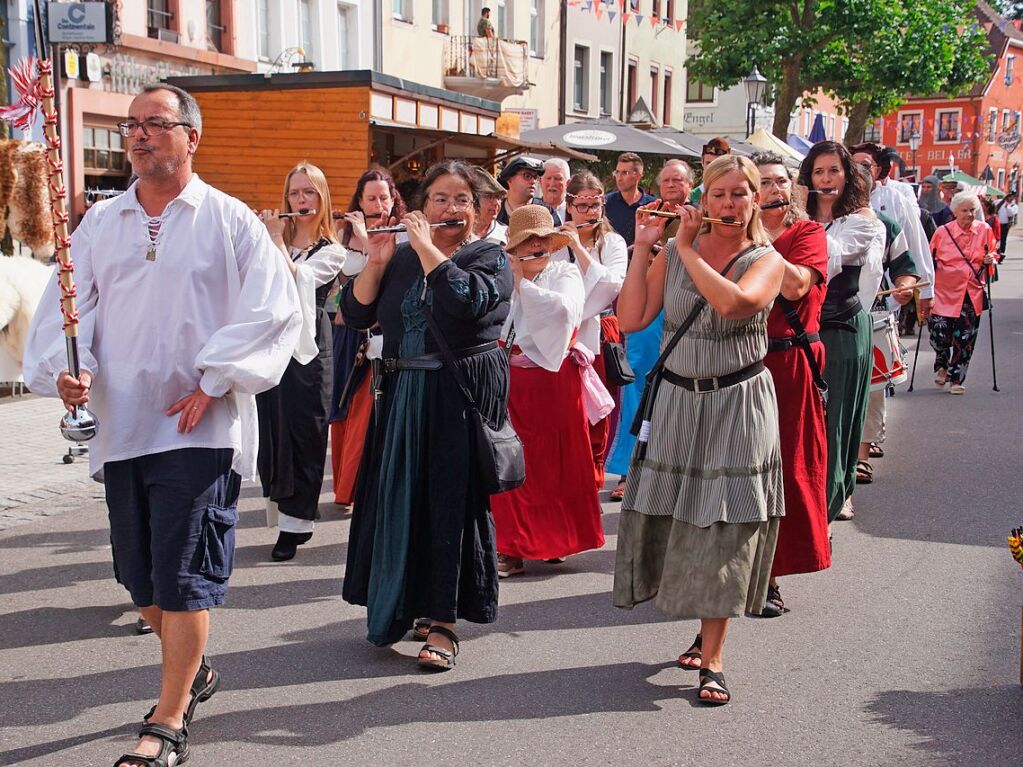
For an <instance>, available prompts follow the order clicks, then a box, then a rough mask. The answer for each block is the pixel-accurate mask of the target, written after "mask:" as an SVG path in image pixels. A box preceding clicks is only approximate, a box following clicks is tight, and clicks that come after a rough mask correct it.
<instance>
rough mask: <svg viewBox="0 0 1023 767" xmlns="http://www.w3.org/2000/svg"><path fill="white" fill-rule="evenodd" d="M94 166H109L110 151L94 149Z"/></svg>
mask: <svg viewBox="0 0 1023 767" xmlns="http://www.w3.org/2000/svg"><path fill="white" fill-rule="evenodd" d="M96 167H97V168H109V167H110V151H109V150H107V149H98V150H96Z"/></svg>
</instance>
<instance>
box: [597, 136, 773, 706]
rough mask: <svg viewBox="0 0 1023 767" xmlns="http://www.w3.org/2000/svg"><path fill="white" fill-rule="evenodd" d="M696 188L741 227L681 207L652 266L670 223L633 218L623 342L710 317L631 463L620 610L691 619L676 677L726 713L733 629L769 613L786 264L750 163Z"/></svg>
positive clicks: (713, 169)
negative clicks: (696, 625) (771, 320)
mask: <svg viewBox="0 0 1023 767" xmlns="http://www.w3.org/2000/svg"><path fill="white" fill-rule="evenodd" d="M704 185H705V191H704V196H703V199H702V202H701V204H702V213H705V214H707V215H709V216H711V217H714V218H717V219H722V218H727V217H732V218H734V219H736V220H738V221H740V222H746V224H745V225H744V226H735V225H724V224H717V223H716V224H712V225H710V226H701V223H702V222H701V211H698V210H697V209H696V208H693V207H691V206H686V207H682V206H676V210H677V212H678V213H679V214H680V216H681V221H680V226H679V230H678V234H677V235H676V236H675V239H673V240H672V241H671V242H670V243H669V244H668V247H667V248H666V249H664V250H663V251H661V253H660V254H658V255H657V256H656V257H655V258H653V259H652V260H651V258H650V254H651V250H652V247H653V245H654V243H656V242H657V240H658V238H659V237H660V235H661V230H662V229H663V228H664V221H665V220H664V219H662V218H654V217H650V216H648V214H645V213H643V212H642V210H641V211H640V213H639V214H638V216H637V227H636V241H635V250H634V252H633V257H632V263H631V265H630V266H629V272H628V275H627V276H626V278H625V285H624V286H623V288H622V292H621V294H620V296H619V299H618V316H619V319H620V322H621V324H622V328H623V330H625V331H626V332H630V331H634V330H638V329H640V328H643V327H645V326H646V325H647V324H648V323H649V322H651V321H652V320H653V318H654V317H656V316H657V315H658V313H659V312H660V311H661V309H662V307H663V309H664V334H663V336H662V339H661V346H662V349H663V348H665V346H666V345H667V343H668V341H669V340H670V339H671V337H672V336H673V335H674V334H675V331H676V330H677V329H678V328H679V327H680V326H681V325H682V324H683V323H684V322H685V321H686V319H687V318H688V317H690V316H691V313H693V312H694V309H695V307H696V306H697V305H698V304H699V303H700V302H701V300H705V301H706V303H707V304H708V305H707V306H703V307H702V309H701V310H700V311H699V312H698V313H697V314H696V318H695V321H693V322H692V324H691V326H690V327H689V330H688V331H687V332H686V333H685V335H683V336H682V338H681V341H680V342H679V343H678V345H677V346H676V347H675V348H674V350H672V351H671V352H670V353H669V355H668V357H667V360H666V363H665V367H664V378H663V381H662V384H661V386H660V387H659V390H658V393H657V398H656V400H655V402H654V405H653V410H652V415H651V417H650V434H649V441H648V442H647V443H645V444H644V443H642V442H638V443H637V448H636V450H635V452H634V453H633V457H632V463H631V465H630V466H629V473H628V482H627V484H626V488H625V498H624V501H623V505H622V515H621V521H620V523H619V528H618V552H617V557H616V561H615V582H614V603H615V605H616V606H618V607H624V608H631V607H633V606H634V605H637V604H639V603H640V602H644V601H646V600H648V599H652V598H654V597H656V599H657V606H658V608H660V609H661V610H662V611H664V612H666V613H668V614H669V615H671V616H673V617H675V618H680V619H687V620H688V619H699V620H700V621H701V627H700V633H699V634H698V635H697V637H696V641H695V642H694V646H693V647H692V648H691V649H690V650H689V651H688V652H687V653H685V654H684V655H683V656H682V657H680V658H679V665H681V666H682V667H683V668H687V669H699V671H700V692H699V700H700V702H701V703H706V704H712V705H721V704H724V703H727V702H728V701H729V700H730V697H731V696H730V694H729V692H728V688H727V687H726V686H725V679H724V675H723V673H722V671H723V658H722V651H723V648H724V642H725V635H726V633H727V631H728V622H729V619H730V618H733V617H738V616H740V615H742V614H743V612H751V613H759V612H760V611H761V610H762V609H763V606H764V600H765V598H766V595H767V586H768V580H769V578H770V574H771V563H772V559H773V557H774V546H775V541H776V540H777V534H778V518H779V517H780V516H782V515H783V514H784V491H783V483H782V471H781V454H780V446H779V437H778V408H777V402H776V400H775V392H774V384H773V382H772V380H771V374H770V373H769V372H768V371H767V369H766V368H765V367H764V364H763V360H764V357H765V356H766V354H767V315H768V312H769V311H770V308H771V303H772V301H773V300H774V298H775V296H777V295H778V292H779V290H780V289H781V282H782V275H783V273H784V264H783V262H782V259H781V256H779V255H778V253H777V252H775V251H774V250H773V249H772V248H771V247H770V245H768V242H769V240H768V237H767V234H766V233H765V232H764V229H763V227H762V226H761V223H760V216H759V213H758V211H757V204H758V201H759V197H760V175H759V173H758V171H757V169H756V167H755V166H754V165H753V164H752V163H751V162H750V161H749V160H747V159H746V158H744V157H737V156H727V157H722V158H719V159H717V160H715V161H714V162H713V163H711V164H710V166H708V168H707V171H706V174H705V180H704ZM697 234H699V239H698V240H697V239H696V237H697ZM644 447H645V450H644Z"/></svg>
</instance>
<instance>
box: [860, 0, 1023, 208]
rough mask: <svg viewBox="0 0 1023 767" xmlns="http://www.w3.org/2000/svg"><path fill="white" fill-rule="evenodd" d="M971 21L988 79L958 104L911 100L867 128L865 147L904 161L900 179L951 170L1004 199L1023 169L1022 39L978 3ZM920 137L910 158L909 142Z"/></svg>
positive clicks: (1016, 28)
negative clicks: (981, 40) (983, 35)
mask: <svg viewBox="0 0 1023 767" xmlns="http://www.w3.org/2000/svg"><path fill="white" fill-rule="evenodd" d="M974 13H975V14H976V16H977V19H978V22H979V23H980V24H981V25H982V26H983V28H984V29H985V30H986V32H987V40H988V45H987V49H986V52H987V53H988V54H989V55H990V56H991V72H990V75H989V76H988V78H987V79H986V80H985V81H983V82H981V83H979V84H978V85H976V86H974V87H973V89H972V90H971V91H970V92H969V93H967V94H966V95H964V96H961V97H959V98H946V97H941V96H930V97H923V98H910V99H909V100H908V101H907V102H906V103H905V104H904V105H903V106H902V107H900V108H899V110H898V111H897V112H895V113H892V114H890V115H887V116H885V117H884V118H883V119H880V120H876V121H874V122H873V123H871V124H868V125H867V130H866V132H865V135H864V140H866V141H877V142H879V143H883V144H885V145H887V146H893V147H895V148H896V149H897V150H898V152H899V154H900V155H901V156H902V158H903V160H904V161H905V164H906V167H905V168H904V169H903V172H902V173H901V174H900V175H916V176H917V177H918V178H922V177H924V176H928V175H932V174H933V175H937V176H941V175H943V174H945V173H948V172H949V171H950V169H951V167H952V165H953V163H954V165H955V169H956V170H961V171H963V172H965V173H968V174H970V175H971V176H975V177H977V178H982V179H983V180H985V181H987V182H988V183H989V184H990V185H991V186H996V187H998V188H999V189H1001V190H1003V191H1006V192H1008V191H1011V190H1018V188H1019V169H1020V163H1021V162H1023V148H1021V147H1020V111H1021V110H1023V32H1021V31H1020V22H1019V21H1008V20H1007V19H1004V18H1002V17H1001V16H999V15H998V13H997V12H996V11H995V10H994V9H993V8H992V7H991V6H989V5H988V4H987V3H985V2H983V0H977V4H976V7H975V8H974ZM914 134H915V135H918V136H919V146H918V147H917V149H916V151H915V152H914V151H913V149H912V147H911V137H912V136H914Z"/></svg>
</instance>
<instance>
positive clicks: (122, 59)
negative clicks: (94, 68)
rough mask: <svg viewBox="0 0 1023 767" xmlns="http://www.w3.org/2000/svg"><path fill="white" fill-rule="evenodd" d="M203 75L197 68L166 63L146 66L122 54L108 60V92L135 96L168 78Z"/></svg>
mask: <svg viewBox="0 0 1023 767" xmlns="http://www.w3.org/2000/svg"><path fill="white" fill-rule="evenodd" d="M201 74H204V72H203V70H201V69H200V68H199V67H193V66H171V65H170V64H168V63H167V62H166V61H160V62H158V63H156V64H147V63H145V62H141V61H138V60H137V59H135V58H133V57H131V56H128V55H126V54H123V53H118V54H117V55H115V56H114V57H113V58H112V59H111V60H110V90H112V91H114V92H116V93H127V94H129V95H135V94H136V93H139V92H141V90H142V89H143V88H145V87H146V86H147V85H152V84H153V83H156V82H159V81H160V80H163V79H165V78H168V77H191V76H194V75H201Z"/></svg>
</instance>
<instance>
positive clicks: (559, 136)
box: [522, 120, 699, 157]
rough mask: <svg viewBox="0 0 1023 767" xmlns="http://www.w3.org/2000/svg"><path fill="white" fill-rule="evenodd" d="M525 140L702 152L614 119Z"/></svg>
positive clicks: (642, 150)
mask: <svg viewBox="0 0 1023 767" xmlns="http://www.w3.org/2000/svg"><path fill="white" fill-rule="evenodd" d="M668 138H669V139H670V138H671V137H668ZM522 140H523V141H529V142H546V143H550V144H555V145H557V146H560V147H564V148H566V149H592V150H600V151H607V152H636V153H637V154H656V155H665V156H668V157H699V152H694V151H693V150H692V149H689V148H687V147H685V146H684V145H682V144H680V143H678V142H676V141H674V140H664V137H663V136H661V135H660V134H658V133H656V132H654V131H643V130H639V129H638V128H634V127H632V126H631V125H626V124H625V123H620V122H617V121H614V120H586V121H583V122H577V123H569V124H568V125H555V126H552V127H550V128H540V129H539V130H534V131H529V132H528V133H523V134H522Z"/></svg>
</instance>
